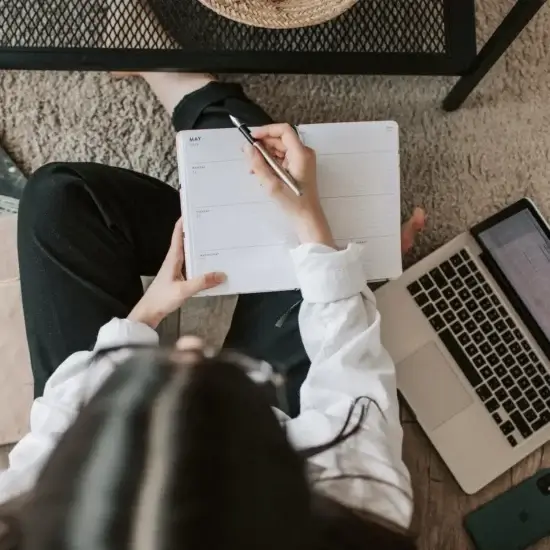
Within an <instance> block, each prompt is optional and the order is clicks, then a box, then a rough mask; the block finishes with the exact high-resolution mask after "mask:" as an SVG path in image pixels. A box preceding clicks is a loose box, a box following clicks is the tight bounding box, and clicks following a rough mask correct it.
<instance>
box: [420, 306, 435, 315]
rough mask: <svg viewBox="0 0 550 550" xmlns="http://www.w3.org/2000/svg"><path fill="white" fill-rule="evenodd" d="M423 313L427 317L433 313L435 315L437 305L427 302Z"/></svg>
mask: <svg viewBox="0 0 550 550" xmlns="http://www.w3.org/2000/svg"><path fill="white" fill-rule="evenodd" d="M422 313H423V314H424V315H425V316H426V317H431V316H432V315H434V314H435V313H436V311H435V307H434V306H433V304H427V305H425V306H424V307H423V308H422Z"/></svg>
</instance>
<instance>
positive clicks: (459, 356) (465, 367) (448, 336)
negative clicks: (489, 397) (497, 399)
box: [439, 329, 481, 388]
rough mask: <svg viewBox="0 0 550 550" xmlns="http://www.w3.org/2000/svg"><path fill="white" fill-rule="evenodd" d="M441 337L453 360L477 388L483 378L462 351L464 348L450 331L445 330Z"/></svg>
mask: <svg viewBox="0 0 550 550" xmlns="http://www.w3.org/2000/svg"><path fill="white" fill-rule="evenodd" d="M439 337H440V338H441V341H442V342H443V344H444V345H445V347H446V348H447V349H448V350H449V353H450V354H451V355H452V356H453V359H454V360H455V361H456V364H457V365H458V367H459V368H460V369H461V370H462V372H463V374H464V376H465V377H466V378H467V380H468V382H470V384H471V385H472V386H473V387H474V388H475V387H476V386H477V385H479V384H480V383H481V376H480V375H479V373H478V372H477V370H476V368H475V367H474V366H473V365H472V363H471V362H470V360H469V359H468V357H467V356H466V355H465V354H464V352H463V351H462V348H461V347H460V346H459V345H458V342H457V341H456V340H455V337H454V336H453V334H452V333H451V331H450V330H448V329H446V330H443V331H442V332H441V333H440V334H439Z"/></svg>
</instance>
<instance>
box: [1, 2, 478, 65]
mask: <svg viewBox="0 0 550 550" xmlns="http://www.w3.org/2000/svg"><path fill="white" fill-rule="evenodd" d="M2 4H3V5H2V6H1V7H0V66H2V67H5V68H36V69H40V68H44V69H47V68H49V69H92V68H94V69H110V70H112V69H158V68H174V69H176V68H179V69H187V70H210V71H251V72H299V73H313V72H318V73H401V74H459V73H460V72H461V71H463V70H464V69H465V68H466V67H467V66H468V65H469V63H470V62H471V61H472V59H473V57H474V56H475V24H474V6H473V0H359V2H358V3H357V4H356V5H355V6H354V7H353V8H351V9H350V10H349V11H347V12H346V13H344V14H342V15H341V16H339V17H337V18H336V19H334V20H332V21H330V22H328V23H325V24H322V25H317V26H314V27H305V28H299V29H291V30H267V29H259V28H254V27H249V26H247V25H242V24H240V23H235V22H233V21H230V20H228V19H225V18H223V17H220V16H218V15H216V14H215V13H213V12H212V11H210V10H208V9H207V8H205V7H203V6H202V4H200V3H199V2H198V1H197V0H147V1H146V0H92V1H90V0H3V1H2Z"/></svg>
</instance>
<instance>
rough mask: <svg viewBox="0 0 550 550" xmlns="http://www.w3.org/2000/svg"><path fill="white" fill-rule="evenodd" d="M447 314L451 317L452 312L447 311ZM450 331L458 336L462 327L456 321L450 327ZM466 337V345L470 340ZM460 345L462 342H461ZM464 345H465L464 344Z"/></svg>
mask: <svg viewBox="0 0 550 550" xmlns="http://www.w3.org/2000/svg"><path fill="white" fill-rule="evenodd" d="M447 313H450V314H451V315H453V312H452V311H451V310H449V311H448V312H447ZM451 330H452V331H453V332H454V333H455V334H460V333H461V332H462V325H461V324H460V323H459V322H458V321H455V322H454V323H453V324H452V325H451ZM466 337H467V340H466V344H467V343H468V342H469V341H470V338H469V336H468V335H466ZM461 343H462V342H461ZM464 345H465V344H464Z"/></svg>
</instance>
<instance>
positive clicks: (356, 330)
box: [0, 244, 413, 528]
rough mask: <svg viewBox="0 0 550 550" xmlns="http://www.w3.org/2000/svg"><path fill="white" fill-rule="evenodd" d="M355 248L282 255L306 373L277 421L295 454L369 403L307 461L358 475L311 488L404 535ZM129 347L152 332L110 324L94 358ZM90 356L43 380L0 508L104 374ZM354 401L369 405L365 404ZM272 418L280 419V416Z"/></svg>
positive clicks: (1, 475)
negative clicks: (295, 297) (295, 401)
mask: <svg viewBox="0 0 550 550" xmlns="http://www.w3.org/2000/svg"><path fill="white" fill-rule="evenodd" d="M360 250H361V248H360V247H359V246H358V245H354V244H351V245H349V246H348V248H347V249H346V250H341V251H335V250H333V249H331V248H329V247H326V246H323V245H312V244H309V245H302V246H300V247H298V248H297V249H295V250H293V251H292V252H291V255H292V258H293V261H294V265H295V268H296V272H297V276H298V281H299V284H300V288H301V290H302V294H303V298H304V301H303V304H302V306H301V309H300V314H299V321H300V332H301V335H302V339H303V342H304V346H305V349H306V351H307V354H308V356H309V358H310V360H311V368H310V370H309V373H308V375H307V378H306V380H305V382H304V384H303V386H302V388H301V392H300V405H301V414H300V416H298V417H297V418H295V419H288V418H283V421H284V424H285V428H286V430H287V434H288V438H289V440H290V442H291V443H292V444H293V445H294V447H295V448H304V447H309V446H312V445H320V444H323V443H326V442H328V441H330V440H331V439H332V438H333V437H334V436H335V435H336V434H337V433H338V432H339V431H340V429H341V428H342V426H343V424H344V421H345V419H346V417H347V415H348V413H349V410H350V406H351V405H352V403H354V401H355V399H356V398H358V397H362V396H366V397H367V398H370V399H372V401H374V402H375V403H376V405H375V404H371V405H370V406H368V411H367V414H366V417H365V419H364V421H363V423H362V427H361V429H360V430H359V431H358V432H357V433H356V434H355V435H354V436H352V437H351V438H350V439H349V440H347V441H346V442H345V443H343V444H341V445H339V446H337V447H335V448H332V449H330V450H328V451H325V452H324V453H322V454H320V455H318V456H316V457H313V458H312V459H310V462H311V463H312V464H313V465H314V468H313V469H314V470H317V471H319V472H321V473H319V474H318V476H317V478H319V477H320V478H321V479H322V478H331V477H334V476H337V475H341V474H346V475H350V476H353V475H356V476H357V477H356V478H355V479H354V478H353V477H351V478H349V479H346V480H338V481H328V480H327V481H323V482H320V483H316V485H315V487H316V489H318V490H322V491H324V492H325V493H327V494H329V495H331V496H332V497H334V498H336V499H338V500H339V501H340V502H342V503H343V504H346V505H349V506H352V507H354V508H356V509H360V510H366V511H369V512H371V513H373V514H377V515H378V516H380V517H382V518H385V519H387V520H390V521H393V522H394V523H396V524H397V525H400V526H402V527H405V528H406V527H408V526H409V525H410V521H411V516H412V507H413V501H412V490H411V484H410V477H409V473H408V471H407V468H406V466H405V465H404V463H403V460H402V457H401V453H402V437H403V432H402V429H401V425H400V422H399V407H398V402H397V390H396V378H395V366H394V364H393V362H392V360H391V358H390V356H389V355H388V353H387V352H386V350H385V349H384V348H383V347H382V344H381V340H380V314H379V313H378V311H377V310H376V304H375V298H374V295H373V294H372V292H371V291H370V290H369V289H368V287H367V286H366V284H365V281H364V274H363V268H362V265H361V261H360ZM135 343H143V344H145V343H148V344H158V335H157V333H156V332H155V331H154V330H152V329H151V328H149V327H148V326H146V325H144V324H141V323H134V322H132V321H129V320H127V319H113V320H112V321H110V322H109V323H107V324H106V325H105V326H103V327H102V328H101V330H100V331H99V334H98V336H97V341H96V345H95V347H94V351H95V350H98V349H101V348H105V347H110V346H115V345H124V344H135ZM93 353H94V352H93V351H91V352H90V351H82V352H78V353H75V354H73V355H71V356H70V357H69V358H68V359H67V360H66V361H65V362H63V364H61V365H60V366H59V368H58V369H57V370H56V371H55V373H54V374H53V375H52V376H51V378H50V379H49V381H48V383H47V384H46V387H45V390H44V395H43V396H42V397H39V398H38V399H36V400H35V401H34V403H33V405H32V409H31V416H30V432H29V433H28V434H27V435H26V436H25V437H24V438H23V439H22V440H21V441H20V442H19V443H18V444H17V445H16V446H15V447H14V449H13V450H12V452H11V453H10V455H9V468H8V469H7V470H4V471H0V502H4V501H6V500H8V499H9V498H11V497H14V496H17V495H19V494H21V493H23V492H25V491H28V490H29V489H31V488H32V487H33V485H34V484H35V482H36V479H37V477H38V474H39V473H40V470H41V468H42V466H43V465H44V463H45V461H46V460H47V459H48V457H49V455H50V453H51V451H52V449H53V448H54V447H55V445H56V443H57V442H58V440H59V438H60V437H61V435H62V434H63V433H64V432H65V431H66V430H67V428H68V427H69V426H70V425H71V424H72V423H73V422H74V420H75V418H76V416H77V414H78V410H79V408H80V407H81V405H82V402H83V401H86V400H89V399H90V398H91V397H92V396H93V395H94V394H95V392H96V391H97V390H98V389H99V387H100V386H101V385H102V383H103V382H104V381H105V379H106V378H107V377H108V376H109V374H110V373H111V372H112V370H113V368H114V367H113V365H112V363H110V362H106V361H101V362H97V363H95V364H93V365H92V366H90V367H89V366H88V361H89V359H90V357H91V356H92V355H93ZM361 402H362V403H364V404H365V405H367V404H368V400H367V399H363V400H362V401H361ZM278 416H279V417H280V418H282V417H284V415H282V413H280V411H279V412H278ZM357 417H358V415H356V416H355V419H357ZM315 466H316V467H315Z"/></svg>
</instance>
